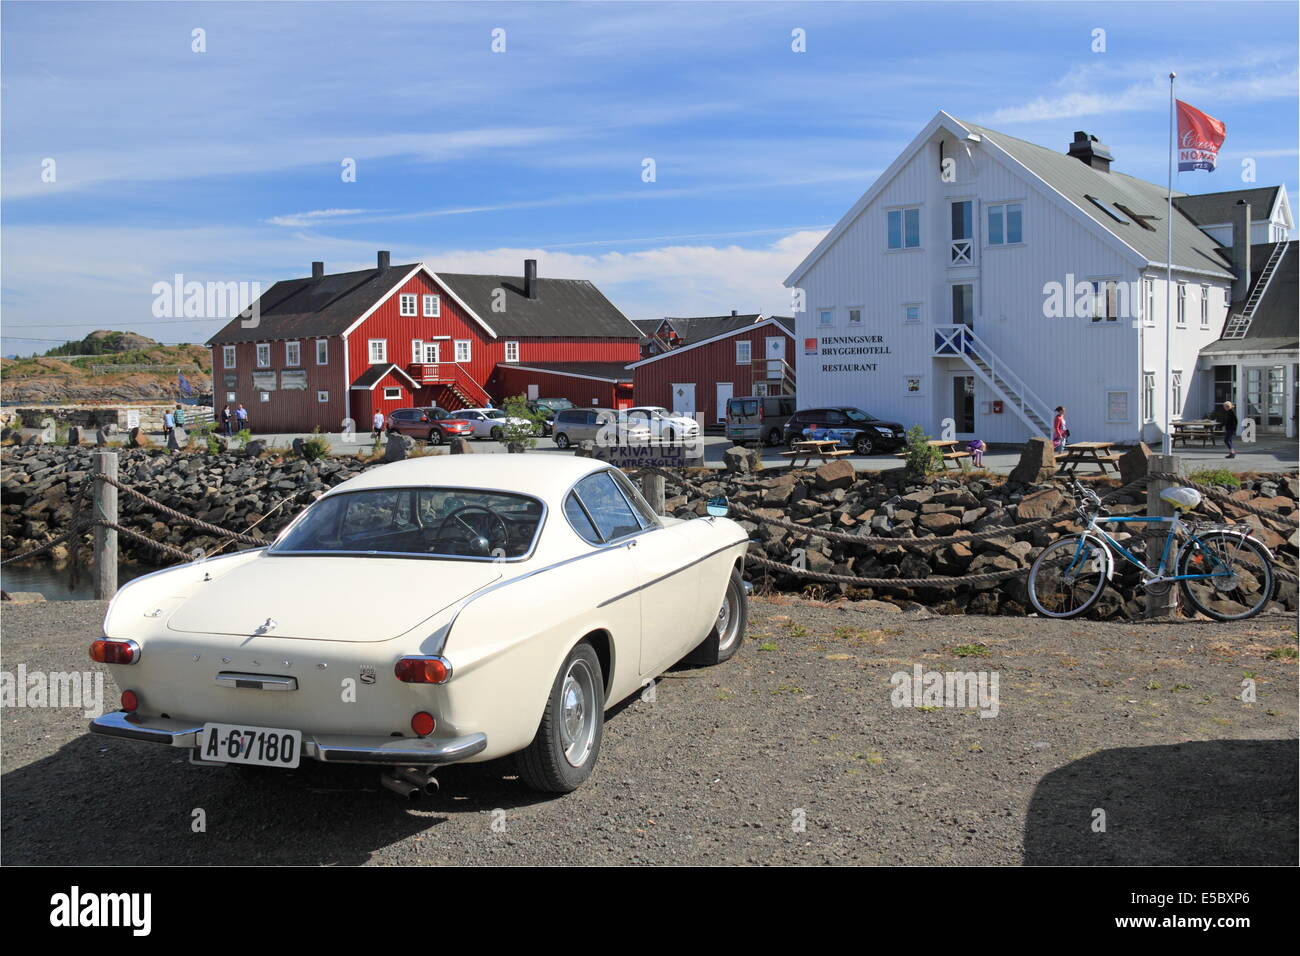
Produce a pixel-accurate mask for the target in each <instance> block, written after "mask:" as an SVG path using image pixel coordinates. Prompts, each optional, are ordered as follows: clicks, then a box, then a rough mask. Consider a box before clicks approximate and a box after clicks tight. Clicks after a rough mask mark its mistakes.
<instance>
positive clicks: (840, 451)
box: [781, 438, 853, 468]
mask: <svg viewBox="0 0 1300 956" xmlns="http://www.w3.org/2000/svg"><path fill="white" fill-rule="evenodd" d="M839 445H840V443H839V441H838V440H837V439H834V438H805V439H800V440H799V441H792V442H790V450H789V451H783V452H781V455H782V457H784V458H789V459H790V467H791V468H794V467H795V465H796V463H797V462H798V461H799V460H800V459H802V460H803V463H804V467H807V466H808V465H811V464H812V460H813V459H814V458H818V459H820V460H821V461H823V462H827V461H835V460H836V459H838V458H844V457H846V456H848V455H851V454H853V451H852V449H849V448H840V447H839Z"/></svg>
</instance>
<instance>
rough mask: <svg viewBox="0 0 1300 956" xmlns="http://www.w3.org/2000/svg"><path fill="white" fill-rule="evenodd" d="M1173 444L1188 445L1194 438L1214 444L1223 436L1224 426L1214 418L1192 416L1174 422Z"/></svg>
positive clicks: (1206, 443) (1204, 442)
mask: <svg viewBox="0 0 1300 956" xmlns="http://www.w3.org/2000/svg"><path fill="white" fill-rule="evenodd" d="M1173 432H1174V434H1173V444H1175V445H1177V444H1178V443H1179V442H1180V441H1181V442H1182V443H1183V444H1184V445H1186V444H1187V443H1188V442H1189V441H1192V440H1193V439H1195V440H1197V441H1199V442H1200V443H1201V444H1202V445H1208V444H1213V443H1214V442H1215V441H1217V440H1218V439H1219V438H1221V437H1223V426H1222V425H1220V424H1219V423H1218V422H1216V421H1215V420H1214V419H1212V418H1191V419H1187V420H1186V421H1181V422H1174V423H1173Z"/></svg>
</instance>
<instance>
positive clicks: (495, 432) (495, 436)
mask: <svg viewBox="0 0 1300 956" xmlns="http://www.w3.org/2000/svg"><path fill="white" fill-rule="evenodd" d="M492 440H493V441H500V440H501V428H500V426H497V425H494V426H493V427H492Z"/></svg>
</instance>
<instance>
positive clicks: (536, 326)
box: [208, 263, 640, 345]
mask: <svg viewBox="0 0 1300 956" xmlns="http://www.w3.org/2000/svg"><path fill="white" fill-rule="evenodd" d="M417 266H419V263H408V264H407V265H400V266H390V267H389V268H387V269H384V270H382V271H381V270H379V269H363V270H362V271H360V272H340V273H335V274H333V275H326V276H322V277H321V278H319V279H313V278H311V277H310V276H309V277H307V278H303V279H285V280H282V281H280V282H277V283H276V284H275V285H273V286H271V288H270V289H268V290H267V291H266V292H264V293H263V294H262V296H261V298H259V299H258V303H259V309H260V317H259V321H258V324H257V326H256V327H255V328H244V326H243V320H241V319H238V318H236V319H232V320H231V321H230V322H228V323H227V324H226V326H225V327H224V328H223V329H222V330H221V331H220V332H218V333H217V334H216V335H214V336H212V338H210V339H209V340H208V344H210V345H212V344H222V345H228V344H232V343H235V342H265V341H267V340H270V339H293V338H299V337H304V338H305V337H307V336H329V335H339V334H341V333H342V332H344V331H346V330H347V328H348V327H349V326H350V325H352V323H353V322H355V321H356V320H357V319H358V318H360V317H361V316H362V315H363V314H364V313H365V312H366V311H367V310H368V309H370V308H371V307H372V306H373V305H374V304H375V303H376V302H379V301H380V300H381V299H382V298H383V297H384V296H386V295H387V294H388V293H389V292H391V291H392V290H393V287H394V286H395V285H397V284H398V283H399V282H400V281H401V280H402V279H403V278H404V277H405V276H406V275H407V274H408V273H409V272H410V271H411V270H412V269H415V268H416V267H417ZM437 275H438V278H440V279H441V280H442V281H443V282H444V284H445V285H446V286H447V289H448V291H450V292H452V293H454V294H455V295H456V296H457V297H458V298H459V299H460V300H461V301H462V302H464V303H465V304H466V305H468V306H469V307H470V308H471V309H473V310H474V312H475V314H477V315H478V317H479V318H481V319H482V320H483V321H484V322H486V323H487V324H488V325H489V326H491V327H492V329H494V330H495V331H496V332H497V334H498V335H500V336H502V337H505V338H514V337H517V336H518V337H523V336H533V337H542V338H554V337H567V336H590V337H601V338H638V337H639V336H640V333H639V332H638V330H637V328H636V326H634V325H633V324H632V322H631V321H630V320H629V319H628V318H627V317H626V316H625V315H623V313H622V312H620V311H619V310H618V309H617V308H615V307H614V305H613V303H611V302H610V301H609V300H608V299H607V298H605V296H604V295H603V294H601V291H600V290H599V289H597V288H596V287H595V286H594V285H592V284H591V283H590V282H588V281H587V280H586V279H538V280H536V281H537V295H536V297H535V298H532V299H529V298H526V297H525V296H524V294H523V280H522V279H521V278H518V277H516V276H494V275H470V274H466V273H438V274H437ZM497 289H501V290H502V291H503V292H504V295H503V296H502V297H501V301H502V302H504V304H505V311H497V310H496V309H494V308H493V304H494V302H495V301H496V295H495V294H496V290H497Z"/></svg>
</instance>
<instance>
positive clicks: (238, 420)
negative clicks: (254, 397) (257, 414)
mask: <svg viewBox="0 0 1300 956" xmlns="http://www.w3.org/2000/svg"><path fill="white" fill-rule="evenodd" d="M247 427H248V409H247V408H245V407H244V406H243V403H240V404H238V405H236V406H235V429H236V430H237V431H241V432H242V431H243V430H244V429H245V428H247Z"/></svg>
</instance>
